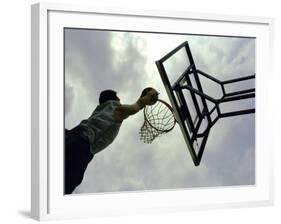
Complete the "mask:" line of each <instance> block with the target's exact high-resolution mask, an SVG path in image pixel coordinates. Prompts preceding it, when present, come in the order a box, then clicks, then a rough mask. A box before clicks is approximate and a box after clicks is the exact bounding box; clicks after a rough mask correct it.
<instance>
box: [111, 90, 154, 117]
mask: <svg viewBox="0 0 281 224" xmlns="http://www.w3.org/2000/svg"><path fill="white" fill-rule="evenodd" d="M158 95H159V93H158V92H157V91H156V90H155V89H152V88H151V90H149V91H147V93H146V94H145V95H144V96H143V97H140V98H139V99H138V100H137V102H136V103H134V104H132V105H121V106H119V107H117V108H116V109H115V111H114V115H113V116H114V118H115V120H116V121H118V122H122V121H123V120H124V119H126V118H128V117H129V116H131V115H133V114H136V113H137V112H139V111H140V110H141V109H143V108H144V107H145V106H146V105H153V104H155V103H156V102H157V100H158Z"/></svg>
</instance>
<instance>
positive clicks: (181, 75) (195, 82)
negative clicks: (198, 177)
mask: <svg viewBox="0 0 281 224" xmlns="http://www.w3.org/2000/svg"><path fill="white" fill-rule="evenodd" d="M156 65H157V68H158V71H159V73H160V75H161V78H162V82H163V84H164V86H165V89H166V91H167V94H168V97H169V100H170V103H171V105H172V107H173V109H174V113H175V117H176V120H177V122H178V124H179V126H180V129H181V131H182V133H183V136H184V139H185V142H186V145H187V147H188V149H189V152H190V155H191V157H192V160H193V162H194V165H195V166H198V165H199V164H200V161H201V159H202V155H203V153H204V149H205V145H206V142H207V139H208V136H209V133H210V129H211V127H212V126H213V125H214V124H215V123H216V122H217V120H218V119H219V118H223V117H230V116H237V115H242V114H249V113H254V112H255V109H254V108H250V109H244V110H241V109H240V110H236V111H230V112H222V110H221V106H222V105H223V104H225V103H227V102H233V101H238V100H242V99H248V98H254V97H255V89H254V88H247V89H243V90H239V91H232V92H228V91H227V90H226V88H225V86H226V85H228V84H233V83H235V84H237V83H238V84H239V85H241V83H242V82H243V81H247V80H253V79H254V78H255V75H250V76H243V77H239V78H236V79H231V80H226V81H220V80H218V79H216V78H215V77H212V76H210V75H209V74H207V73H205V72H203V71H201V70H199V69H197V68H196V66H195V63H194V60H193V56H192V53H191V50H190V47H189V44H188V42H187V41H186V42H183V43H182V44H180V45H179V46H178V47H176V48H175V49H173V50H172V51H171V52H169V53H168V54H166V55H165V56H164V57H162V58H161V59H160V60H158V61H156ZM204 79H205V80H208V81H209V82H212V83H214V84H215V85H216V86H217V87H218V88H217V89H218V90H219V91H220V92H221V95H220V96H219V97H218V98H213V97H211V96H210V95H208V94H206V92H204V89H203V88H202V80H204ZM242 84H243V83H242Z"/></svg>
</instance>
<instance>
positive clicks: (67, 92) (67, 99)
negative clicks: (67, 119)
mask: <svg viewBox="0 0 281 224" xmlns="http://www.w3.org/2000/svg"><path fill="white" fill-rule="evenodd" d="M64 88H65V89H64V106H65V111H64V112H65V116H68V113H69V111H71V109H72V108H71V106H72V104H73V100H74V91H73V87H71V86H70V85H69V84H67V83H65V87H64Z"/></svg>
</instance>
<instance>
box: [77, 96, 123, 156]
mask: <svg viewBox="0 0 281 224" xmlns="http://www.w3.org/2000/svg"><path fill="white" fill-rule="evenodd" d="M118 106H120V102H119V101H116V100H110V101H107V102H105V103H103V104H101V105H99V106H97V107H96V109H95V110H94V112H93V113H92V115H91V116H90V117H89V118H88V119H86V120H83V121H81V123H80V126H81V128H82V130H83V131H82V135H84V136H85V137H87V138H88V139H89V143H90V150H91V152H92V153H93V154H95V153H98V152H100V151H101V150H103V149H104V148H106V147H107V146H108V145H110V144H111V143H112V142H113V140H114V139H115V138H116V136H117V134H118V132H119V129H120V126H121V124H122V122H116V121H115V120H114V117H113V112H114V110H115V109H116V107H118Z"/></svg>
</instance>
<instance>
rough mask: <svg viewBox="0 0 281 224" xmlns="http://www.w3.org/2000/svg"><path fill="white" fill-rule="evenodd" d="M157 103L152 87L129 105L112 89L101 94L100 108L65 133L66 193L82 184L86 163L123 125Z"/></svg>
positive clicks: (112, 138) (106, 144)
mask: <svg viewBox="0 0 281 224" xmlns="http://www.w3.org/2000/svg"><path fill="white" fill-rule="evenodd" d="M157 100H158V93H157V91H156V90H155V89H153V88H151V87H148V88H145V89H144V90H143V91H142V94H141V97H140V98H139V99H138V100H137V102H136V103H134V104H131V105H122V104H121V103H120V99H119V98H118V96H117V94H116V92H115V91H113V90H105V91H103V92H101V93H100V97H99V105H98V106H97V108H96V109H95V110H94V112H93V113H92V115H91V116H90V117H89V118H88V119H86V120H83V121H82V122H81V123H80V124H79V125H78V126H77V127H75V128H73V129H72V130H70V131H68V130H66V135H65V136H66V137H65V164H64V191H65V194H71V193H72V192H73V190H74V189H75V188H76V187H77V186H78V185H79V184H80V183H81V182H82V180H83V176H84V172H85V170H86V168H87V166H88V164H89V162H90V161H91V160H92V158H93V156H94V155H95V154H96V153H98V152H100V151H101V150H103V149H105V148H106V147H107V146H108V145H110V144H111V143H112V142H113V141H114V139H115V138H116V136H117V135H118V132H119V129H120V126H121V124H122V122H123V121H124V120H125V119H126V118H128V117H129V116H131V115H134V114H136V113H137V112H139V111H140V110H141V109H143V108H144V107H145V106H146V105H152V104H154V103H156V101H157Z"/></svg>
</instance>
